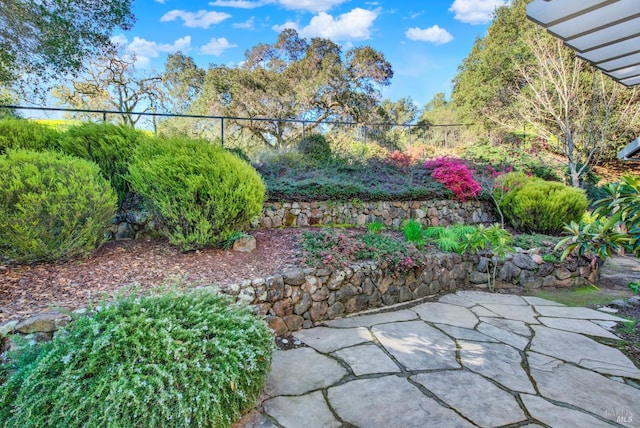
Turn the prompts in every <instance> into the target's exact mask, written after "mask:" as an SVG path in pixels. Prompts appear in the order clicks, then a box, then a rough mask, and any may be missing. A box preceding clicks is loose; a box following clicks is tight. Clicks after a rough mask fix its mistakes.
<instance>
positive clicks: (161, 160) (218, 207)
mask: <svg viewBox="0 0 640 428" xmlns="http://www.w3.org/2000/svg"><path fill="white" fill-rule="evenodd" d="M129 171H130V173H129V179H130V182H131V185H132V188H133V189H134V190H135V191H136V192H137V193H139V194H141V195H142V196H143V197H145V198H146V199H147V200H148V201H149V202H150V204H151V206H152V207H153V209H154V211H155V212H156V214H157V215H158V216H159V217H160V218H161V219H162V223H163V233H164V234H165V235H166V236H167V237H168V238H169V240H170V241H171V243H172V244H174V245H176V246H178V247H180V248H181V249H182V250H190V249H196V248H200V247H204V246H208V245H218V244H220V243H222V242H223V241H225V240H226V239H228V238H229V237H230V236H231V235H232V234H233V233H235V232H237V231H239V230H242V229H243V228H246V227H247V225H248V223H249V222H250V221H251V219H253V217H255V216H257V215H258V214H259V213H260V212H261V210H262V203H263V202H264V195H265V187H264V184H263V183H262V180H261V179H260V176H259V175H258V173H257V172H256V171H255V170H254V169H253V167H251V166H250V165H248V164H247V163H246V162H244V161H242V160H241V159H239V158H238V157H237V156H235V155H232V154H231V153H229V152H227V151H226V150H224V149H223V148H221V147H219V146H213V145H210V144H208V143H206V142H204V141H196V140H187V139H169V140H148V141H144V142H142V143H141V144H140V146H139V147H138V150H137V151H136V154H135V157H134V161H133V162H132V164H131V166H130V168H129Z"/></svg>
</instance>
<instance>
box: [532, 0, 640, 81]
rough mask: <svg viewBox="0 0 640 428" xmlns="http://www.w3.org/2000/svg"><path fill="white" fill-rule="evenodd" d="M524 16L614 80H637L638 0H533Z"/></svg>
mask: <svg viewBox="0 0 640 428" xmlns="http://www.w3.org/2000/svg"><path fill="white" fill-rule="evenodd" d="M527 16H528V17H529V19H531V20H532V21H534V22H536V23H537V24H539V25H541V26H543V27H544V28H546V29H547V30H548V31H549V32H550V33H551V34H553V35H554V36H556V37H558V38H560V39H562V40H563V41H564V43H565V44H566V45H567V46H569V47H571V48H573V49H574V50H575V51H576V55H577V56H579V57H580V58H583V59H585V60H587V61H589V62H591V63H592V64H593V65H594V66H596V67H597V68H599V69H600V70H602V71H603V72H604V73H606V74H608V75H609V76H611V77H612V78H613V79H614V80H617V81H618V82H620V83H622V84H623V85H626V86H633V85H637V84H640V0H534V1H532V2H531V3H529V4H528V5H527Z"/></svg>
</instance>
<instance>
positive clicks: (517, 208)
mask: <svg viewBox="0 0 640 428" xmlns="http://www.w3.org/2000/svg"><path fill="white" fill-rule="evenodd" d="M588 206H589V202H588V200H587V197H586V195H585V193H584V191H583V190H581V189H576V188H573V187H568V186H565V185H564V184H562V183H557V182H552V181H545V180H542V179H539V178H535V177H534V178H530V179H528V180H527V181H525V182H524V183H523V184H522V185H521V186H519V187H516V188H515V189H513V190H511V191H509V192H508V193H507V195H506V197H505V198H504V199H503V200H502V203H501V205H500V207H501V208H502V212H503V213H504V216H505V218H506V219H507V220H508V221H509V223H511V225H512V226H513V227H515V228H516V229H518V230H521V231H525V232H530V233H545V234H558V233H560V232H561V231H562V228H563V225H564V224H565V223H570V222H572V221H573V222H577V221H579V220H580V219H581V218H582V216H583V215H584V213H585V211H586V209H587V207H588Z"/></svg>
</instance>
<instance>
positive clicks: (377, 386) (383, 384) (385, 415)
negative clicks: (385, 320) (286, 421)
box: [300, 376, 473, 428]
mask: <svg viewBox="0 0 640 428" xmlns="http://www.w3.org/2000/svg"><path fill="white" fill-rule="evenodd" d="M328 397H329V401H330V402H331V404H332V405H333V408H334V410H335V411H336V413H337V414H338V415H339V416H340V418H341V419H343V420H344V421H345V422H348V423H350V424H352V425H355V426H358V427H363V428H378V427H379V428H387V427H407V428H410V427H411V428H412V427H415V428H424V427H425V426H433V427H472V426H473V425H472V424H470V423H469V422H467V421H466V420H464V419H463V418H461V417H460V416H458V415H457V414H456V413H455V412H454V411H452V410H450V409H447V408H445V407H443V406H441V405H440V404H439V403H438V402H436V401H435V400H433V399H432V398H429V397H427V396H426V395H424V394H423V393H422V392H420V390H419V389H418V388H417V387H416V386H414V385H412V384H410V383H409V382H408V381H407V380H406V379H404V378H399V377H396V376H385V377H381V378H377V379H365V380H355V381H353V382H349V383H345V384H343V385H340V386H336V387H334V388H329V391H328ZM300 426H301V427H302V426H304V424H300Z"/></svg>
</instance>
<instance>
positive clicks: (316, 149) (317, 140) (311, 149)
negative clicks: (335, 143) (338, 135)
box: [297, 134, 331, 162]
mask: <svg viewBox="0 0 640 428" xmlns="http://www.w3.org/2000/svg"><path fill="white" fill-rule="evenodd" d="M297 149H298V152H300V153H301V154H302V155H303V156H305V157H306V158H308V159H309V160H312V161H314V162H324V161H326V160H328V159H330V158H331V146H330V145H329V142H328V141H327V140H326V138H324V137H323V136H322V134H311V135H307V136H306V137H304V138H303V139H302V140H300V142H299V143H298V146H297Z"/></svg>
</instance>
